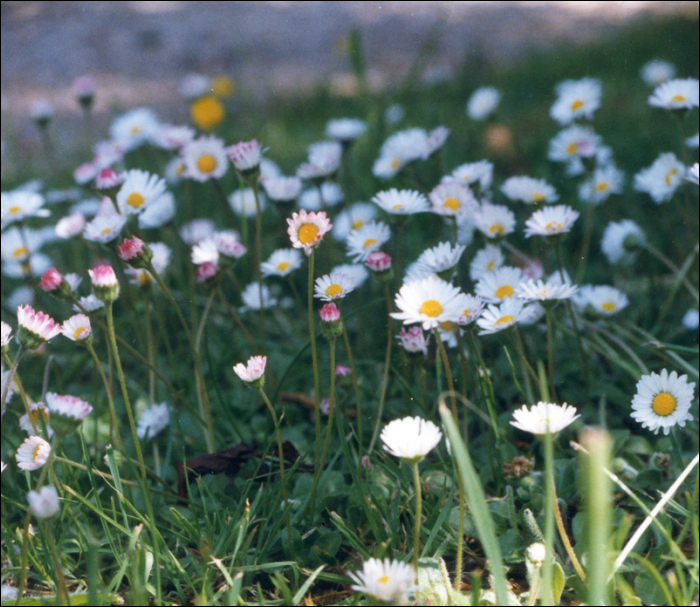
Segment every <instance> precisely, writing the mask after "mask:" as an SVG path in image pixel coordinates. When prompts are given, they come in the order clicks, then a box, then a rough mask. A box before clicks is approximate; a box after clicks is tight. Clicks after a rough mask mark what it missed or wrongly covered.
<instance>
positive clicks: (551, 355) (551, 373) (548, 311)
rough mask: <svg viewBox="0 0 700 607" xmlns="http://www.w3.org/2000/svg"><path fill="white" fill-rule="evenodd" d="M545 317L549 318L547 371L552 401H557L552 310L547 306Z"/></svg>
mask: <svg viewBox="0 0 700 607" xmlns="http://www.w3.org/2000/svg"><path fill="white" fill-rule="evenodd" d="M545 317H546V319H547V371H548V372H549V393H550V395H551V397H552V402H553V403H557V402H559V401H558V400H557V392H556V389H555V388H554V348H553V346H552V333H553V332H554V329H553V327H552V310H551V309H549V308H548V307H547V308H545Z"/></svg>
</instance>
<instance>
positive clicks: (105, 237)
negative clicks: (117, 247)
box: [83, 213, 127, 244]
mask: <svg viewBox="0 0 700 607" xmlns="http://www.w3.org/2000/svg"><path fill="white" fill-rule="evenodd" d="M126 222H127V217H126V215H118V214H117V213H111V214H109V215H97V216H96V217H95V219H93V220H92V221H91V222H90V223H87V224H85V229H84V230H83V238H85V239H86V240H92V241H93V242H99V243H102V244H107V243H108V242H112V241H113V240H115V239H116V238H117V237H118V236H119V233H120V232H121V231H122V228H123V227H124V226H125V225H126Z"/></svg>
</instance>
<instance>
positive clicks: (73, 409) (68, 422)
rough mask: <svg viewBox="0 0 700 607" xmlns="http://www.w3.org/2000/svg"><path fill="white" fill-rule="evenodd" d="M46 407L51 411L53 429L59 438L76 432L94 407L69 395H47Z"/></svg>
mask: <svg viewBox="0 0 700 607" xmlns="http://www.w3.org/2000/svg"><path fill="white" fill-rule="evenodd" d="M46 406H47V407H48V409H49V417H50V418H51V427H52V428H53V429H54V431H55V432H56V433H57V434H58V435H59V436H67V435H69V434H71V433H72V432H74V431H75V430H76V429H77V428H78V426H79V425H80V424H81V423H82V421H83V420H84V419H85V417H86V416H87V415H88V414H89V413H90V412H91V411H92V407H91V406H90V405H89V404H88V403H86V402H85V401H83V400H80V399H79V398H77V397H75V396H71V395H69V394H55V393H53V392H47V393H46Z"/></svg>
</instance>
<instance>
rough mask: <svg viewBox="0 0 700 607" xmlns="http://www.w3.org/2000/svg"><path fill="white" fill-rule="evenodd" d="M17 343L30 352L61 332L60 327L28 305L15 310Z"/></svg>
mask: <svg viewBox="0 0 700 607" xmlns="http://www.w3.org/2000/svg"><path fill="white" fill-rule="evenodd" d="M17 324H18V326H19V335H18V340H19V343H20V344H22V345H23V346H24V347H26V348H29V349H30V350H35V349H36V348H38V347H39V346H40V345H41V344H43V343H44V342H46V341H49V340H50V339H53V338H54V337H56V335H58V334H59V333H60V332H61V325H60V324H58V323H57V322H56V321H54V319H53V318H51V317H50V316H48V315H47V314H44V313H43V312H35V311H34V308H32V307H31V306H30V305H25V306H19V307H18V308H17Z"/></svg>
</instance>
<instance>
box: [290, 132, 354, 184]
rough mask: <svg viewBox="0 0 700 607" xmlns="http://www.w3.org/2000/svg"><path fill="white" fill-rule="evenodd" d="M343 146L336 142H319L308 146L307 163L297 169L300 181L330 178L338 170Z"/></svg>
mask: <svg viewBox="0 0 700 607" xmlns="http://www.w3.org/2000/svg"><path fill="white" fill-rule="evenodd" d="M342 155H343V146H342V145H341V144H340V143H338V142H337V141H321V142H319V143H312V144H311V145H310V146H309V161H308V162H306V163H304V164H302V165H301V166H300V167H299V168H298V169H297V177H299V178H301V179H321V178H323V177H330V176H331V175H333V174H335V173H336V172H337V171H338V169H339V168H340V161H341V159H342Z"/></svg>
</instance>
